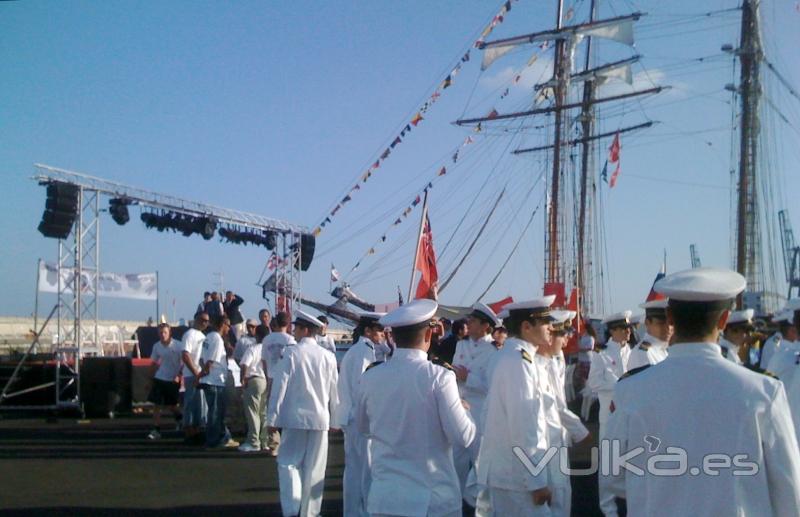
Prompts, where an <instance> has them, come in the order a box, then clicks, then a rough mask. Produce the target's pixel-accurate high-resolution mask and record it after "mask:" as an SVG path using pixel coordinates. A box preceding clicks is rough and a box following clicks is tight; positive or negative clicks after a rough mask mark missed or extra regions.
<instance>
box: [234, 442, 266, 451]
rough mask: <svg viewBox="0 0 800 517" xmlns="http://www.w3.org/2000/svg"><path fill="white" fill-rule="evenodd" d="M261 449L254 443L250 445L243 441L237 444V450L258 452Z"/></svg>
mask: <svg viewBox="0 0 800 517" xmlns="http://www.w3.org/2000/svg"><path fill="white" fill-rule="evenodd" d="M260 450H261V449H260V448H259V447H256V446H255V445H250V444H249V443H243V444H241V445H240V446H239V452H258V451H260Z"/></svg>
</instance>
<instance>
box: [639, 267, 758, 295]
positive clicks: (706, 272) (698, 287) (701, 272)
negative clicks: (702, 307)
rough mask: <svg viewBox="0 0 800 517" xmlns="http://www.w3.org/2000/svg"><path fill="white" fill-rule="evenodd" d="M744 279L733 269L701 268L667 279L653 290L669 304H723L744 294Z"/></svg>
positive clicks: (663, 279) (685, 271)
mask: <svg viewBox="0 0 800 517" xmlns="http://www.w3.org/2000/svg"><path fill="white" fill-rule="evenodd" d="M746 284H747V282H746V281H745V279H744V277H743V276H742V275H740V274H739V273H737V272H735V271H731V270H730V269H721V268H712V267H698V268H693V269H686V270H684V271H679V272H677V273H673V274H671V275H667V276H665V277H664V278H662V279H661V280H659V281H658V282H656V285H655V286H654V287H653V288H654V289H655V291H656V292H658V293H661V294H663V295H664V296H667V297H668V298H669V299H670V300H673V301H681V302H722V301H727V300H732V299H733V298H735V297H736V295H738V294H739V293H741V292H742V291H744V288H745V286H746Z"/></svg>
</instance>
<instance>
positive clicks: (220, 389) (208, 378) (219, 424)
mask: <svg viewBox="0 0 800 517" xmlns="http://www.w3.org/2000/svg"><path fill="white" fill-rule="evenodd" d="M230 329H231V322H230V320H229V319H228V317H227V316H217V317H216V318H215V320H214V324H213V331H212V332H209V334H208V335H207V336H206V339H205V341H203V351H202V353H201V354H200V364H201V366H202V368H203V369H202V371H201V372H200V375H199V376H198V377H197V381H196V382H198V383H199V384H200V386H201V388H202V389H203V390H205V394H206V402H207V403H208V422H207V425H206V447H207V448H230V447H238V446H239V442H237V441H235V440H233V439H232V438H231V433H230V431H228V428H227V427H226V426H225V410H226V407H227V401H226V397H225V378H226V377H227V375H228V358H227V356H226V355H225V342H224V341H223V339H222V336H223V335H225V334H227V333H228V331H230Z"/></svg>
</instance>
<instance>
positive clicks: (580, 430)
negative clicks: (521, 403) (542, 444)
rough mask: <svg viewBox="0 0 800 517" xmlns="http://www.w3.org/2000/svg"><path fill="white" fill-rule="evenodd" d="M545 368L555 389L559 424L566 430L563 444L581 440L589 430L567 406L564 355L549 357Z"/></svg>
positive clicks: (587, 434)
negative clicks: (565, 438)
mask: <svg viewBox="0 0 800 517" xmlns="http://www.w3.org/2000/svg"><path fill="white" fill-rule="evenodd" d="M545 369H546V370H547V374H548V376H549V379H550V383H551V384H552V386H553V389H554V390H555V394H556V402H557V404H558V413H559V417H560V418H561V424H562V425H563V426H564V428H565V429H566V430H567V440H566V442H565V443H564V445H570V444H574V443H578V442H580V441H583V440H584V439H585V438H586V437H587V436H589V430H588V429H586V426H585V425H583V422H581V418H580V417H579V416H578V415H576V414H575V413H573V412H572V411H571V410H570V409H569V408H568V407H567V394H566V392H565V390H564V382H565V379H564V376H565V374H566V372H565V367H564V357H563V356H560V355H559V356H554V357H551V358H549V359H548V360H547V363H546V365H545Z"/></svg>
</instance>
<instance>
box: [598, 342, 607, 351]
mask: <svg viewBox="0 0 800 517" xmlns="http://www.w3.org/2000/svg"><path fill="white" fill-rule="evenodd" d="M597 348H598V349H600V350H605V349H606V348H608V345H607V344H605V343H600V344H599V345H597Z"/></svg>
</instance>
